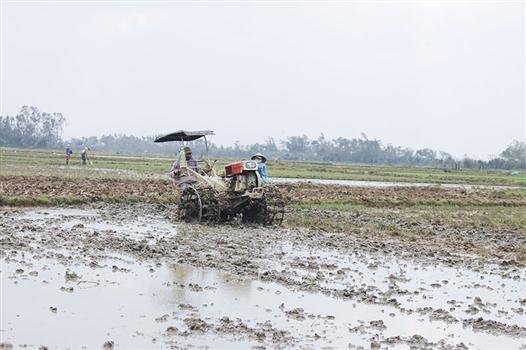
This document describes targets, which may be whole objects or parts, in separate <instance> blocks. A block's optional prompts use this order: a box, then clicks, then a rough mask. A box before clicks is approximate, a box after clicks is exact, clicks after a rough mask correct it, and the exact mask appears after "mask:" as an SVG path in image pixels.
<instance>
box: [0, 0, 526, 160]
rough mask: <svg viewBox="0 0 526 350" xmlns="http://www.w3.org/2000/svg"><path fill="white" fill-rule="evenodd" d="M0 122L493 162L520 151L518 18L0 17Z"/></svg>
mask: <svg viewBox="0 0 526 350" xmlns="http://www.w3.org/2000/svg"><path fill="white" fill-rule="evenodd" d="M1 9H2V14H1V27H2V53H1V58H2V64H1V68H2V69H1V71H2V79H1V84H0V85H1V88H2V90H1V96H2V100H1V105H0V109H1V111H0V112H1V113H2V114H3V115H5V114H9V115H14V114H16V113H17V112H18V111H19V109H20V107H21V106H22V105H25V104H27V105H35V106H38V107H39V108H40V109H41V110H43V111H47V112H62V113H63V114H64V116H65V117H66V118H67V120H68V125H67V126H66V129H65V133H64V134H65V135H64V136H66V137H71V136H88V135H102V134H109V133H127V134H136V135H151V134H160V133H167V132H171V131H174V130H178V129H213V130H215V131H216V134H217V136H215V138H214V139H213V140H212V141H213V142H216V143H220V144H229V143H233V142H234V141H236V140H238V141H240V142H241V143H253V142H256V141H258V142H262V141H264V140H265V139H266V138H267V137H269V136H273V137H275V138H278V139H280V138H285V137H286V136H292V135H301V134H306V135H308V136H310V137H317V136H319V135H320V133H322V132H323V133H324V134H325V136H326V137H328V138H334V137H338V136H343V137H348V138H351V137H359V136H360V134H361V133H362V132H364V133H366V134H367V135H368V136H369V137H370V138H378V139H381V140H382V141H383V142H384V143H393V144H395V145H402V146H408V147H412V148H422V147H430V148H434V149H440V150H445V151H448V152H450V153H452V154H454V155H455V156H462V155H464V154H468V155H470V156H476V157H481V158H488V156H490V155H495V154H498V153H499V152H500V151H502V150H503V149H504V148H505V147H506V146H507V145H508V144H509V143H510V142H511V141H512V140H514V139H517V140H525V139H526V116H525V103H526V102H525V101H526V95H525V80H526V76H525V62H526V58H525V44H526V43H525V38H526V36H525V17H526V15H525V13H526V12H525V11H526V10H525V5H524V3H523V2H475V1H472V2H465V1H464V2H449V1H447V2H446V1H443V2H439V1H432V2H431V1H429V2H427V3H422V2H410V1H409V2H408V1H405V2H394V1H393V2H392V3H390V2H386V1H383V2H365V1H364V2H348V3H344V2H342V1H339V2H338V1H336V2H296V3H292V2H284V3H277V2H265V1H260V2H250V3H241V2H219V1H217V2H201V3H196V2H193V3H192V2H172V3H170V2H157V3H154V4H152V3H150V2H125V1H124V2H121V3H116V2H113V3H104V2H92V3H87V2H73V1H69V2H43V1H40V2H17V1H5V0H3V3H2V5H1Z"/></svg>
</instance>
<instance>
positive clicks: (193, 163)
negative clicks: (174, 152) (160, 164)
mask: <svg viewBox="0 0 526 350" xmlns="http://www.w3.org/2000/svg"><path fill="white" fill-rule="evenodd" d="M186 164H187V166H188V168H190V169H192V170H193V171H198V170H199V166H198V165H197V160H195V159H194V157H190V159H189V160H187V161H186ZM176 170H177V171H176ZM179 170H181V162H180V161H179V159H177V160H176V161H175V163H174V164H173V165H172V169H171V170H170V171H171V172H172V171H175V173H177V174H178V173H179Z"/></svg>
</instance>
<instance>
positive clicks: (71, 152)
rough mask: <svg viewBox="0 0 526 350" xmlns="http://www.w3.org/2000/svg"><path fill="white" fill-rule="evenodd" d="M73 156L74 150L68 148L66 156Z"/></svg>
mask: <svg viewBox="0 0 526 350" xmlns="http://www.w3.org/2000/svg"><path fill="white" fill-rule="evenodd" d="M72 154H73V150H72V149H71V148H69V147H68V148H66V155H67V156H70V155H72Z"/></svg>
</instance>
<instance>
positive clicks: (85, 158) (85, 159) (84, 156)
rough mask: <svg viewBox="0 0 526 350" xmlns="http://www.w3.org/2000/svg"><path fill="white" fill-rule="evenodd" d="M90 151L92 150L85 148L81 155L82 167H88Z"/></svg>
mask: <svg viewBox="0 0 526 350" xmlns="http://www.w3.org/2000/svg"><path fill="white" fill-rule="evenodd" d="M89 150H90V148H89V147H84V149H83V150H82V152H81V153H80V158H81V159H82V165H86V162H88V161H89V157H88V151H89ZM90 163H91V162H90Z"/></svg>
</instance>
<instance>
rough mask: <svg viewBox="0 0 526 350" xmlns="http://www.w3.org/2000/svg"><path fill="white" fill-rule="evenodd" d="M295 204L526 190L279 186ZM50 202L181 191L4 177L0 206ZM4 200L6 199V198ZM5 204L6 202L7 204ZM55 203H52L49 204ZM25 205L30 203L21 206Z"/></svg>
mask: <svg viewBox="0 0 526 350" xmlns="http://www.w3.org/2000/svg"><path fill="white" fill-rule="evenodd" d="M277 186H278V187H279V188H280V190H281V191H282V192H283V193H284V194H286V195H287V197H288V199H289V201H290V203H321V202H327V201H329V202H339V203H340V202H342V203H353V204H360V205H365V206H371V207H400V206H414V205H426V204H432V205H436V204H437V203H439V204H440V205H445V204H449V205H476V206H484V205H490V206H515V207H516V206H526V190H523V189H514V190H507V191H502V190H497V189H469V188H443V187H439V186H435V187H407V186H400V187H384V188H379V187H376V188H371V187H351V186H345V185H332V184H331V185H324V184H315V183H289V184H286V183H284V184H278V185H277ZM9 196H20V197H26V198H31V197H38V196H46V197H48V198H50V199H53V198H60V197H67V196H74V197H77V198H79V199H81V200H82V201H83V202H86V203H87V202H98V201H112V202H128V201H130V199H131V200H135V201H143V202H150V203H154V202H155V203H164V204H167V203H168V204H169V203H173V202H174V201H175V198H176V196H177V189H175V188H174V187H173V186H172V184H171V182H170V181H168V180H167V179H158V178H153V179H150V178H142V179H122V178H100V179H97V178H82V179H71V178H66V177H60V176H47V175H38V176H18V175H16V176H15V175H0V205H2V204H3V205H6V204H8V203H7V202H6V199H5V197H9ZM2 197H4V199H2ZM2 201H3V202H2ZM50 203H51V204H53V201H50ZM22 204H24V205H25V204H27V203H25V202H22Z"/></svg>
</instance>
